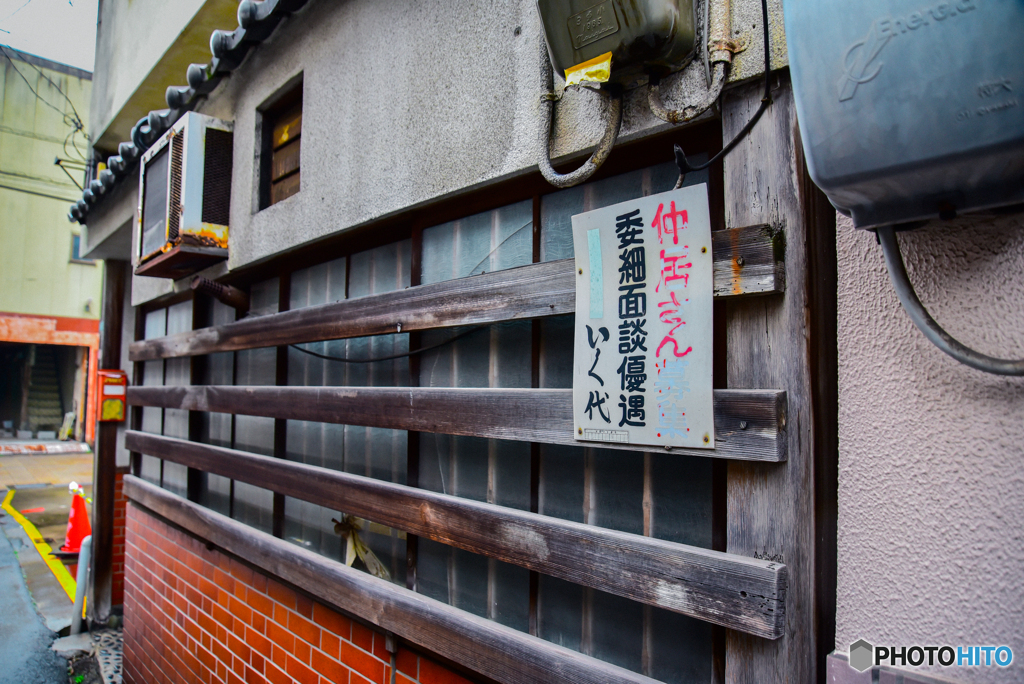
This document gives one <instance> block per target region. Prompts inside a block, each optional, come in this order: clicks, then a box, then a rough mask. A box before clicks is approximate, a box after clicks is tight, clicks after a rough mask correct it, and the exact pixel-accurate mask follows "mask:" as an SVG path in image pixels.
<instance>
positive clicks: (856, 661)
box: [850, 639, 875, 672]
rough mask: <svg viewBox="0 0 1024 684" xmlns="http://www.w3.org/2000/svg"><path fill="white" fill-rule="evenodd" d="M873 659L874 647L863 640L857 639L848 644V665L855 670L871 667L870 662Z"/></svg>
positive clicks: (859, 670)
mask: <svg viewBox="0 0 1024 684" xmlns="http://www.w3.org/2000/svg"><path fill="white" fill-rule="evenodd" d="M874 660H875V647H874V646H872V645H871V644H869V643H868V642H866V641H864V640H863V639H858V640H857V641H855V642H853V643H852V644H850V667H852V668H853V669H854V670H856V671H857V672H863V671H864V670H866V669H868V668H869V667H871V664H872V663H873V662H874Z"/></svg>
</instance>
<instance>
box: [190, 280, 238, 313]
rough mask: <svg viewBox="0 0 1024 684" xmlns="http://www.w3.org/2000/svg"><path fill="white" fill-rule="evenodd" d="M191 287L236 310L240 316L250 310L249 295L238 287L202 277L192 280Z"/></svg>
mask: <svg viewBox="0 0 1024 684" xmlns="http://www.w3.org/2000/svg"><path fill="white" fill-rule="evenodd" d="M189 285H190V286H191V288H192V289H193V290H195V291H196V292H198V293H200V294H205V295H209V296H210V297H213V298H214V299H216V300H217V301H218V302H220V303H222V304H226V305H228V306H230V307H232V308H234V309H236V310H237V311H238V313H240V314H244V313H246V312H247V311H248V310H249V295H247V294H246V293H245V292H243V291H242V290H239V289H238V288H237V287H232V286H231V285H225V284H224V283H218V282H217V281H215V280H210V279H209V278H204V277H202V276H195V277H194V278H192V281H191V282H190V283H189Z"/></svg>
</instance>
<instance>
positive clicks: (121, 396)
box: [96, 370, 128, 422]
mask: <svg viewBox="0 0 1024 684" xmlns="http://www.w3.org/2000/svg"><path fill="white" fill-rule="evenodd" d="M96 378H97V380H99V382H98V383H97V385H98V388H97V389H98V394H99V406H100V411H99V413H100V415H99V420H100V422H120V421H123V420H124V418H125V398H126V397H125V394H126V390H127V388H128V375H127V374H126V373H125V372H124V371H123V370H97V371H96Z"/></svg>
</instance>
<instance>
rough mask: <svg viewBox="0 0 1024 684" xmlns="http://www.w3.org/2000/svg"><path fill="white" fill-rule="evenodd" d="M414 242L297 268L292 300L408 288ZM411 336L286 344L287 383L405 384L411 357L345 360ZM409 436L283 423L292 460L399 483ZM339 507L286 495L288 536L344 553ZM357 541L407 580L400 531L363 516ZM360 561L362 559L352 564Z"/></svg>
mask: <svg viewBox="0 0 1024 684" xmlns="http://www.w3.org/2000/svg"><path fill="white" fill-rule="evenodd" d="M410 250H411V242H410V241H408V240H406V241H403V242H399V243H395V244H391V245H385V246H383V247H378V248H376V249H372V250H368V251H365V252H362V253H359V254H355V255H353V256H352V258H351V260H350V264H351V269H350V270H351V272H347V270H348V269H347V266H346V262H347V260H346V259H337V260H335V261H332V262H329V263H326V264H321V265H318V266H313V267H311V268H307V269H302V270H300V271H296V272H295V273H293V274H292V280H291V294H290V296H291V300H290V306H291V308H293V309H297V308H302V307H306V306H315V305H318V304H324V303H327V302H334V301H340V300H342V299H344V298H345V290H346V282H347V287H348V290H349V294H350V296H352V297H362V296H366V295H371V294H382V293H385V292H391V291H394V290H397V289H402V288H405V287H408V285H409V282H410V270H409V269H410V263H411V251H410ZM408 338H409V336H408V334H400V335H398V334H396V335H382V336H376V337H368V338H356V339H347V340H331V341H327V342H316V343H306V344H302V345H300V346H301V348H302V349H304V350H307V351H310V352H315V353H316V354H320V355H322V356H328V357H334V358H329V359H324V358H319V357H316V356H313V355H311V354H308V353H304V352H303V351H300V350H299V349H295V348H290V349H289V350H288V384H289V385H293V386H324V385H344V386H356V387H367V386H375V387H380V386H408V384H409V360H408V358H398V359H388V360H383V361H379V362H374V363H346V362H344V360H346V359H353V360H360V361H364V360H368V359H373V358H378V357H390V356H394V355H401V354H405V353H406V352H408V345H409V342H408ZM407 441H408V437H407V434H406V432H405V431H403V430H384V429H380V428H369V427H364V426H345V425H335V424H327V423H316V422H310V421H288V423H287V457H288V459H289V460H294V461H298V462H301V463H307V464H310V465H315V466H319V467H325V468H333V469H335V470H344V471H347V472H351V473H355V474H358V475H366V476H369V477H373V478H377V479H382V480H387V481H390V482H398V483H404V482H405V481H406V461H407V458H408V445H407ZM343 517H344V512H339V511H332V510H328V509H323V508H321V507H319V506H315V505H313V504H308V503H305V502H302V501H300V500H298V499H292V498H286V499H285V526H286V535H287V536H289V537H291V540H292V541H294V542H295V543H301V544H303V545H305V546H307V547H308V548H311V549H313V550H316V551H318V552H320V553H322V554H324V555H327V556H331V557H336V558H339V559H340V558H341V554H342V553H343V545H344V541H343V540H342V539H341V537H339V536H338V535H337V534H335V533H334V523H333V522H331V519H332V518H333V519H336V520H341V519H342V518H343ZM359 534H360V539H361V540H362V541H363V543H365V544H366V545H367V547H368V548H369V549H370V550H371V551H372V552H373V553H374V554H375V555H376V556H377V559H378V560H379V561H380V562H381V564H383V565H384V567H385V568H387V569H388V572H389V573H391V577H392V579H393V580H394V581H397V582H399V583H402V584H404V582H405V566H406V550H405V535H404V534H401V535H400V534H399V533H398V532H395V531H392V530H389V529H388V528H384V527H382V526H380V525H376V524H371V523H370V522H369V521H364V529H363V530H362V531H361V532H360V533H359ZM357 565H361V562H357Z"/></svg>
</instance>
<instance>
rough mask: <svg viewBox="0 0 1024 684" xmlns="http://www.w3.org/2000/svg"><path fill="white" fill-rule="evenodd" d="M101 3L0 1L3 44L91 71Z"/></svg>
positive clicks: (81, 0)
mask: <svg viewBox="0 0 1024 684" xmlns="http://www.w3.org/2000/svg"><path fill="white" fill-rule="evenodd" d="M171 1H172V2H173V0H171ZM98 2H99V0H0V43H4V44H6V45H10V46H11V47H13V48H15V49H17V50H21V51H22V52H28V53H31V54H33V55H39V56H40V57H45V58H46V59H50V60H53V61H54V62H61V63H62V64H70V65H71V66H75V67H78V68H79V69H85V70H86V71H92V68H93V60H94V58H95V56H96V8H97V5H98Z"/></svg>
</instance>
